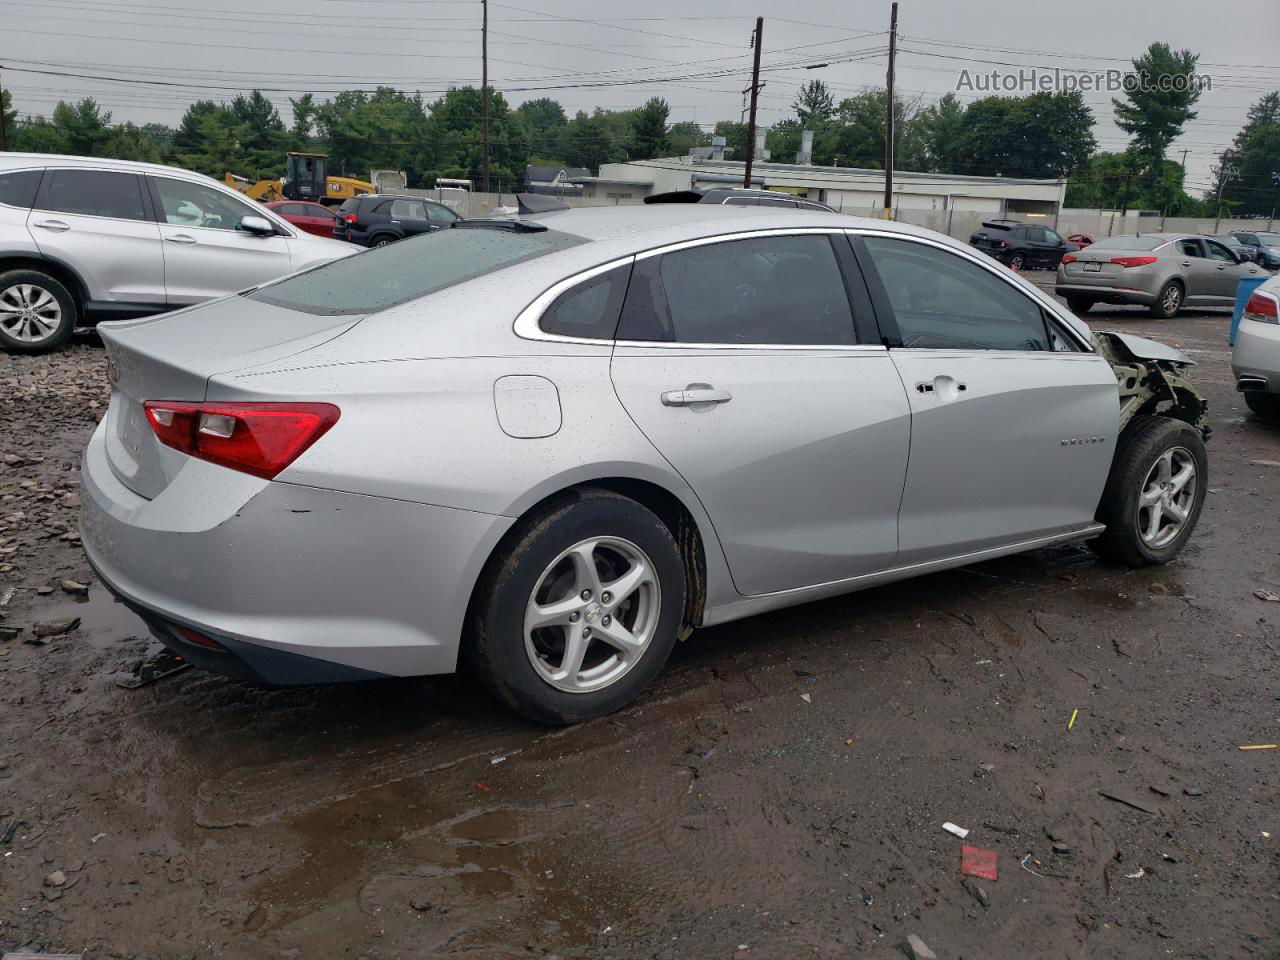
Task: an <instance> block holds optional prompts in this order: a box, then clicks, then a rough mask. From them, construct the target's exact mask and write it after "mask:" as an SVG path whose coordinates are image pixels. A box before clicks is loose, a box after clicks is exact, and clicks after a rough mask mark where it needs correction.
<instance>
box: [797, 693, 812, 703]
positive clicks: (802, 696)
mask: <svg viewBox="0 0 1280 960" xmlns="http://www.w3.org/2000/svg"><path fill="white" fill-rule="evenodd" d="M800 699H801V700H803V701H804V702H805V703H813V698H812V697H810V696H809V695H808V694H807V693H802V694H800Z"/></svg>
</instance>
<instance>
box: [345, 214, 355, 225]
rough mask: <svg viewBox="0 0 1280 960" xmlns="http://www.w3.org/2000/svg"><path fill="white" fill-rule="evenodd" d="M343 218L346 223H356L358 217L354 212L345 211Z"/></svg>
mask: <svg viewBox="0 0 1280 960" xmlns="http://www.w3.org/2000/svg"><path fill="white" fill-rule="evenodd" d="M341 218H342V220H343V222H344V223H355V222H356V219H357V218H356V215H355V214H354V213H344V214H342V215H341Z"/></svg>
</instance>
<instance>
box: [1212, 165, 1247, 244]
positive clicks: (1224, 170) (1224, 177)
mask: <svg viewBox="0 0 1280 960" xmlns="http://www.w3.org/2000/svg"><path fill="white" fill-rule="evenodd" d="M1213 172H1214V173H1216V174H1217V175H1218V200H1217V204H1216V207H1217V209H1215V210H1214V215H1215V218H1216V219H1214V221H1213V232H1214V233H1217V232H1218V227H1219V225H1220V224H1221V223H1222V188H1223V187H1225V186H1226V185H1227V181H1228V180H1234V179H1235V178H1236V177H1237V176H1238V175H1239V173H1240V171H1239V170H1238V169H1236V166H1235V164H1233V163H1229V162H1226V163H1223V164H1222V166H1221V167H1218V168H1217V169H1216V170H1214V171H1213Z"/></svg>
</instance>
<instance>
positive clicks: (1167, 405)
mask: <svg viewBox="0 0 1280 960" xmlns="http://www.w3.org/2000/svg"><path fill="white" fill-rule="evenodd" d="M1090 339H1091V340H1092V342H1093V346H1094V349H1096V350H1097V351H1098V352H1099V353H1100V354H1102V355H1103V356H1104V357H1106V358H1107V362H1108V363H1110V364H1111V369H1112V370H1114V371H1115V374H1116V383H1117V384H1118V385H1119V387H1120V429H1121V430H1123V429H1124V427H1125V425H1126V424H1128V422H1129V421H1130V420H1132V419H1133V418H1134V417H1136V416H1138V415H1139V414H1145V415H1152V416H1162V417H1172V418H1174V419H1175V420H1182V421H1184V422H1186V423H1189V424H1191V426H1193V427H1195V428H1196V429H1197V430H1199V431H1200V435H1201V436H1202V437H1204V438H1205V439H1206V440H1208V439H1209V434H1210V433H1212V428H1211V427H1210V426H1209V402H1208V401H1207V400H1205V398H1204V397H1202V396H1201V395H1200V394H1199V393H1198V392H1197V391H1196V388H1195V387H1193V386H1192V385H1191V381H1190V380H1189V379H1188V378H1187V371H1188V368H1189V367H1191V366H1192V365H1193V364H1194V361H1193V360H1191V359H1189V358H1188V357H1186V356H1185V355H1184V354H1182V353H1180V352H1179V351H1177V350H1175V349H1173V348H1172V347H1169V346H1166V345H1165V344H1162V343H1157V342H1156V341H1154V340H1146V339H1144V338H1142V337H1134V336H1130V335H1128V334H1123V333H1106V332H1102V331H1095V332H1094V334H1093V336H1092V337H1091V338H1090Z"/></svg>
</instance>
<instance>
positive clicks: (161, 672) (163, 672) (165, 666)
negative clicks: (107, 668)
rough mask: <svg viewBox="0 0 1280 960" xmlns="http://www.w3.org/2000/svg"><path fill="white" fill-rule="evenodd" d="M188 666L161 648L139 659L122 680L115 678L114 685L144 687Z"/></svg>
mask: <svg viewBox="0 0 1280 960" xmlns="http://www.w3.org/2000/svg"><path fill="white" fill-rule="evenodd" d="M190 666H191V664H190V663H188V662H187V661H186V660H185V659H183V658H182V657H180V656H178V655H177V654H176V653H172V652H170V651H169V650H161V651H160V652H159V653H157V654H154V655H153V656H150V657H146V658H145V659H143V660H139V661H138V662H137V664H135V665H134V668H133V673H132V674H131V675H129V676H128V677H125V678H124V679H123V680H117V681H116V686H117V687H123V688H124V689H126V690H137V689H138V688H139V687H145V686H147V685H149V684H152V683H155V682H157V681H158V680H163V679H164V678H165V677H172V676H173V675H174V674H175V673H181V672H182V671H183V670H186V669H187V668H188V667H190Z"/></svg>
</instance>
